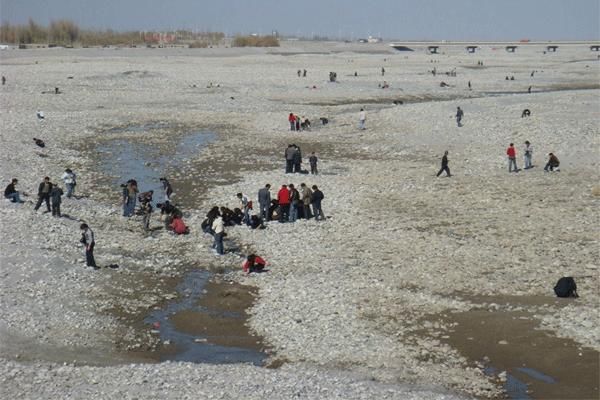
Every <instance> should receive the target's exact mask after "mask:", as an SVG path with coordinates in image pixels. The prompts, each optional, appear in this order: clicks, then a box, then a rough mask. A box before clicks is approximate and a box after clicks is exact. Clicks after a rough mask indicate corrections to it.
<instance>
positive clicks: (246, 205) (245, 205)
mask: <svg viewBox="0 0 600 400" xmlns="http://www.w3.org/2000/svg"><path fill="white" fill-rule="evenodd" d="M237 198H238V199H239V200H240V209H241V210H242V211H243V213H244V217H243V218H242V223H243V224H246V225H249V224H250V202H249V201H248V197H246V196H244V194H243V193H238V194H237Z"/></svg>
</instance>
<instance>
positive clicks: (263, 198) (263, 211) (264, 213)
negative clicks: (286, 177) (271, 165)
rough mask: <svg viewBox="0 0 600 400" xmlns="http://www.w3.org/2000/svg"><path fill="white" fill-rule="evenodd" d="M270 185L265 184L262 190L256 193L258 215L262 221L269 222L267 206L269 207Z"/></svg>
mask: <svg viewBox="0 0 600 400" xmlns="http://www.w3.org/2000/svg"><path fill="white" fill-rule="evenodd" d="M270 189H271V184H270V183H267V184H266V185H265V187H264V188H262V189H260V190H259V191H258V205H259V208H260V210H259V214H260V216H261V218H262V219H264V220H265V221H267V222H268V221H269V220H270V219H271V216H270V215H269V214H270V213H269V206H270V205H271V192H270Z"/></svg>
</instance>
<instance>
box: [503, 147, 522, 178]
mask: <svg viewBox="0 0 600 400" xmlns="http://www.w3.org/2000/svg"><path fill="white" fill-rule="evenodd" d="M506 155H507V156H508V172H513V171H514V172H519V168H518V167H517V150H516V149H515V145H514V143H511V144H510V145H509V146H508V149H506ZM513 167H514V169H513Z"/></svg>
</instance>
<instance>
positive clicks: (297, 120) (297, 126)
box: [294, 115, 300, 132]
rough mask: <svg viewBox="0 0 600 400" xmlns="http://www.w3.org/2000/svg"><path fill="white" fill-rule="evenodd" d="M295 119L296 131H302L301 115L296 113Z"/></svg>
mask: <svg viewBox="0 0 600 400" xmlns="http://www.w3.org/2000/svg"><path fill="white" fill-rule="evenodd" d="M294 121H295V122H296V131H298V132H300V117H299V116H298V115H294Z"/></svg>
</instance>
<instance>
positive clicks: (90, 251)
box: [85, 243, 96, 268]
mask: <svg viewBox="0 0 600 400" xmlns="http://www.w3.org/2000/svg"><path fill="white" fill-rule="evenodd" d="M94 245H95V243H92V244H90V245H89V246H87V247H86V248H85V263H86V264H87V266H88V267H94V268H95V267H96V260H94Z"/></svg>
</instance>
